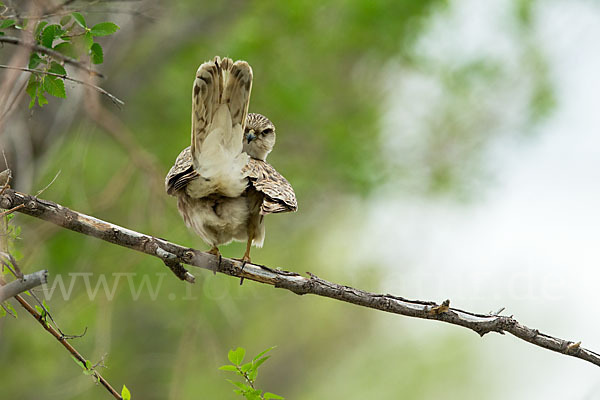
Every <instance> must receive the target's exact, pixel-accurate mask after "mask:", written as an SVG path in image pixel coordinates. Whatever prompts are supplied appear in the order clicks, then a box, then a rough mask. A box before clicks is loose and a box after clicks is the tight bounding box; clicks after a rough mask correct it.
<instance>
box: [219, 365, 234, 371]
mask: <svg viewBox="0 0 600 400" xmlns="http://www.w3.org/2000/svg"><path fill="white" fill-rule="evenodd" d="M219 369H220V370H221V371H231V372H238V369H237V368H236V367H235V365H221V366H220V367H219Z"/></svg>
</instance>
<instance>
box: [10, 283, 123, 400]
mask: <svg viewBox="0 0 600 400" xmlns="http://www.w3.org/2000/svg"><path fill="white" fill-rule="evenodd" d="M7 286H8V285H7ZM15 298H16V299H17V301H18V302H19V304H21V306H22V307H23V308H24V309H25V310H27V312H28V313H29V314H31V315H32V316H33V318H35V319H36V320H37V321H38V322H39V323H40V325H42V327H43V328H44V329H45V330H46V331H48V332H50V334H51V335H52V336H54V337H55V338H56V340H58V341H59V342H60V344H62V345H63V347H64V348H65V349H67V350H68V351H69V353H71V355H72V356H73V357H75V359H76V360H77V361H79V362H80V363H81V365H82V366H83V367H84V368H85V369H86V370H88V371H90V372H91V375H92V376H93V377H94V378H95V380H96V381H97V382H100V384H101V385H102V386H104V387H105V388H106V390H108V392H109V393H110V394H112V395H113V397H114V398H115V399H119V400H122V397H121V395H120V394H119V393H118V392H117V391H116V390H115V389H113V387H112V386H110V384H109V383H108V382H107V380H106V379H104V378H103V377H102V375H100V373H98V371H96V370H95V369H94V368H91V369H88V367H87V360H86V359H85V357H83V356H82V355H81V354H80V353H79V352H78V351H77V350H75V348H74V347H73V346H71V344H70V343H69V342H67V338H65V337H64V336H63V335H62V334H61V333H59V332H58V331H57V330H56V329H54V328H53V327H52V326H51V325H49V324H47V323H46V321H45V320H44V318H43V317H42V315H41V314H40V313H38V312H37V311H36V310H35V309H34V308H33V307H32V306H31V305H30V304H29V303H28V302H27V301H25V299H24V298H23V297H21V296H19V295H17V296H16V297H15Z"/></svg>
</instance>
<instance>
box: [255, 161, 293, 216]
mask: <svg viewBox="0 0 600 400" xmlns="http://www.w3.org/2000/svg"><path fill="white" fill-rule="evenodd" d="M244 172H245V173H246V174H247V176H248V179H249V181H250V184H251V185H252V186H253V187H254V189H256V190H257V191H259V192H261V193H263V194H264V195H265V198H264V200H263V204H262V206H261V209H260V213H261V214H263V215H265V214H274V213H280V212H290V211H296V210H298V203H297V202H296V194H295V193H294V189H293V188H292V185H290V183H289V182H288V181H287V180H286V179H285V178H284V177H283V176H282V175H281V174H280V173H279V172H277V171H276V170H275V168H273V167H272V166H271V164H269V163H267V162H265V161H261V160H257V159H254V158H251V159H250V160H249V162H248V164H247V165H246V167H245V168H244Z"/></svg>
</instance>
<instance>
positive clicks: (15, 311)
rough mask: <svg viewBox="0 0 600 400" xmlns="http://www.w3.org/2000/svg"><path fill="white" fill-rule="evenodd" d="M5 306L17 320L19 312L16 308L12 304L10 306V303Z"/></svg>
mask: <svg viewBox="0 0 600 400" xmlns="http://www.w3.org/2000/svg"><path fill="white" fill-rule="evenodd" d="M3 304H4V307H6V309H7V310H8V311H10V312H11V313H12V314H13V315H14V316H15V318H16V317H17V316H18V314H17V310H15V308H14V307H13V306H12V304H10V303H9V302H8V301H7V302H5V303H3Z"/></svg>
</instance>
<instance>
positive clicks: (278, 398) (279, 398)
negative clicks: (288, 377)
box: [263, 392, 283, 400]
mask: <svg viewBox="0 0 600 400" xmlns="http://www.w3.org/2000/svg"><path fill="white" fill-rule="evenodd" d="M263 397H264V398H265V399H277V400H282V399H283V397H281V396H279V395H277V394H275V393H270V392H267V393H265V394H264V395H263Z"/></svg>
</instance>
